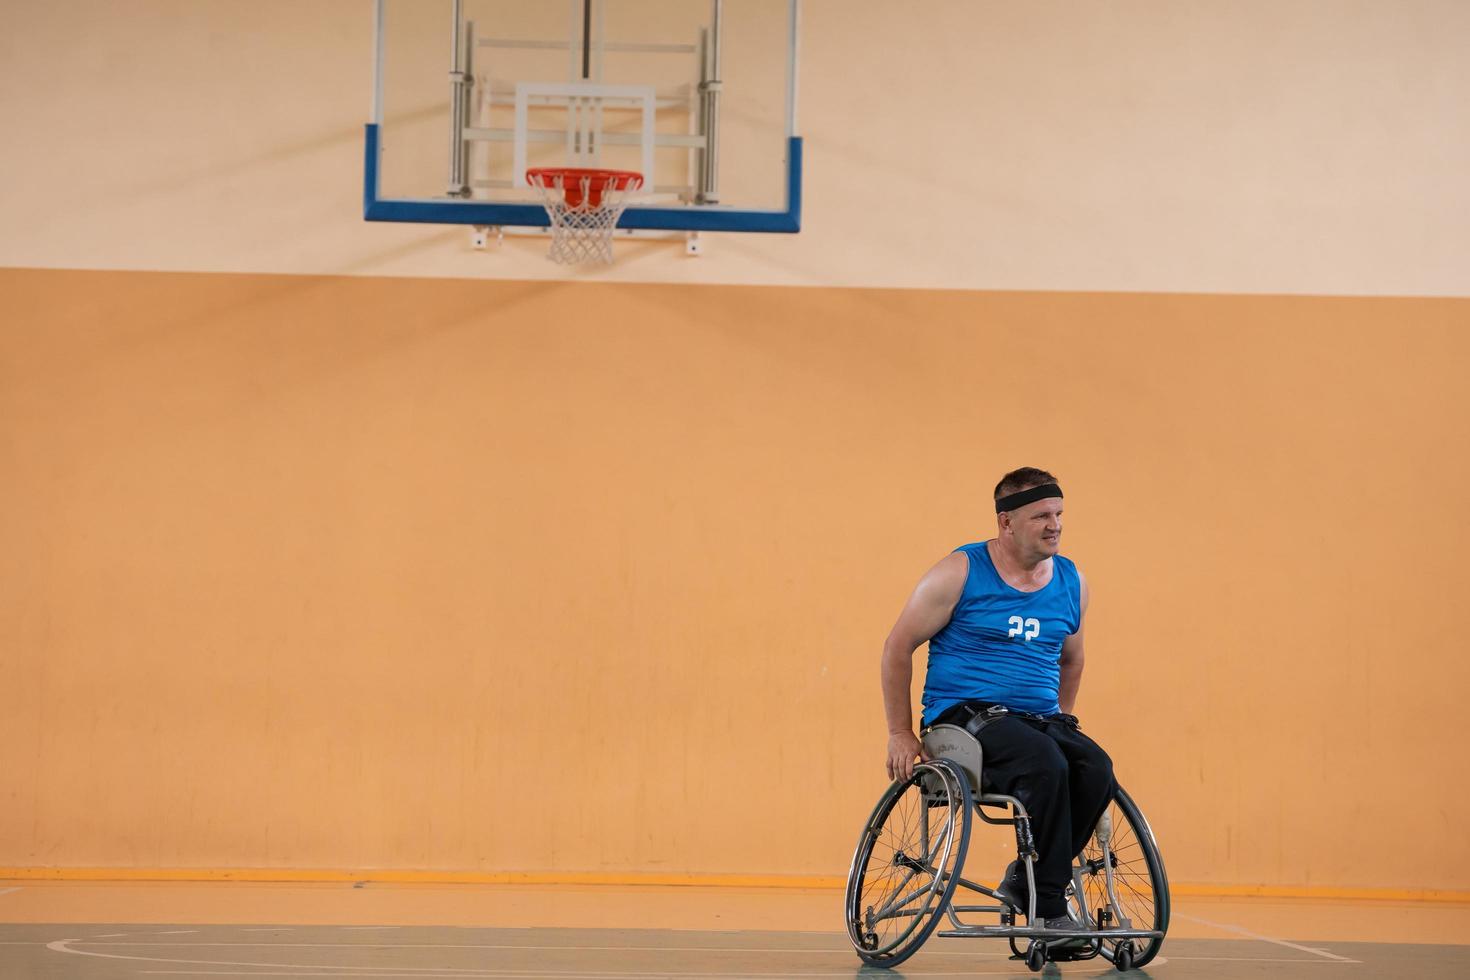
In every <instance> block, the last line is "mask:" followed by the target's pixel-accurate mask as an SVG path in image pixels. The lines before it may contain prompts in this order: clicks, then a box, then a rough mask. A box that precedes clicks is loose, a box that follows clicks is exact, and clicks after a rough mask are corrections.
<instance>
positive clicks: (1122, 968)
mask: <svg viewBox="0 0 1470 980" xmlns="http://www.w3.org/2000/svg"><path fill="white" fill-rule="evenodd" d="M1113 966H1115V967H1117V969H1118V972H1119V973H1127V972H1128V971H1129V970H1131V969H1133V943H1131V942H1125V943H1122V944H1120V945H1119V946H1118V949H1117V951H1116V952H1114V953H1113Z"/></svg>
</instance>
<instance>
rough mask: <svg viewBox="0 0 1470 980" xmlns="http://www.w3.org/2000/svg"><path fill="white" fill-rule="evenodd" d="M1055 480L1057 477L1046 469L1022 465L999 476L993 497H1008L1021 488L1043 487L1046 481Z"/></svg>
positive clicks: (997, 498)
mask: <svg viewBox="0 0 1470 980" xmlns="http://www.w3.org/2000/svg"><path fill="white" fill-rule="evenodd" d="M1056 482H1057V478H1056V477H1054V476H1052V475H1051V474H1050V473H1048V472H1047V471H1046V470H1039V469H1037V468H1036V467H1034V466H1023V467H1021V468H1020V469H1019V470H1011V471H1010V472H1009V473H1007V474H1006V475H1005V476H1003V477H1001V478H1000V482H999V483H997V484H996V485H995V499H996V500H999V499H1000V498H1001V497H1009V496H1010V495H1011V494H1013V493H1020V492H1021V491H1022V490H1030V489H1031V488H1032V487H1044V486H1046V485H1047V484H1048V483H1056Z"/></svg>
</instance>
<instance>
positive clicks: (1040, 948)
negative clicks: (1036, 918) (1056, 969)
mask: <svg viewBox="0 0 1470 980" xmlns="http://www.w3.org/2000/svg"><path fill="white" fill-rule="evenodd" d="M1044 966H1046V944H1045V943H1043V942H1041V941H1040V940H1038V939H1033V940H1031V945H1029V946H1027V947H1026V969H1028V970H1030V971H1031V972H1032V973H1040V972H1041V968H1042V967H1044Z"/></svg>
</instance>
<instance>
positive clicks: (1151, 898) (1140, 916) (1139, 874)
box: [1076, 786, 1169, 969]
mask: <svg viewBox="0 0 1470 980" xmlns="http://www.w3.org/2000/svg"><path fill="white" fill-rule="evenodd" d="M1109 866H1111V871H1112V874H1111V876H1110V875H1109V874H1108V869H1109ZM1076 874H1077V877H1078V878H1079V879H1080V880H1081V883H1082V896H1083V899H1084V905H1085V908H1084V909H1083V912H1084V913H1085V914H1086V916H1087V917H1088V918H1089V919H1090V920H1091V921H1092V922H1093V923H1094V924H1096V923H1097V922H1098V919H1099V918H1100V917H1101V919H1102V920H1103V922H1102V924H1103V926H1104V927H1108V926H1111V927H1113V928H1118V927H1120V926H1123V925H1124V924H1125V923H1126V925H1127V926H1129V927H1131V928H1134V929H1152V930H1156V931H1158V932H1166V931H1167V930H1168V928H1169V879H1168V878H1167V877H1166V876H1165V874H1164V859H1163V857H1162V856H1161V855H1160V854H1159V846H1158V843H1157V842H1156V841H1155V840H1154V835H1153V831H1152V830H1150V829H1149V826H1148V821H1147V820H1145V819H1144V818H1143V813H1142V812H1141V811H1140V810H1139V809H1138V805H1137V804H1136V803H1134V802H1133V798H1132V797H1131V796H1129V795H1128V794H1127V793H1126V792H1124V790H1123V788H1122V787H1121V786H1120V787H1118V789H1117V791H1116V792H1115V793H1114V795H1113V800H1112V802H1111V803H1109V804H1108V808H1107V810H1106V811H1105V812H1104V813H1103V817H1102V819H1101V820H1099V821H1098V828H1097V830H1096V831H1094V833H1093V836H1092V839H1091V840H1089V841H1088V842H1087V845H1086V846H1085V847H1083V849H1082V853H1081V855H1079V856H1078V859H1077V869H1076ZM1109 877H1111V879H1112V880H1111V889H1110V888H1109ZM1099 912H1101V916H1099ZM1125 943H1131V946H1130V947H1128V948H1127V949H1120V947H1121V946H1123V945H1124V944H1125ZM1163 945H1164V940H1163V939H1162V938H1159V939H1134V940H1125V941H1124V943H1114V942H1110V941H1104V942H1103V948H1102V955H1103V956H1106V957H1107V958H1108V959H1109V960H1113V961H1114V962H1115V963H1116V964H1118V965H1119V966H1120V968H1123V969H1126V967H1124V966H1122V960H1126V959H1129V958H1131V959H1132V966H1133V967H1140V966H1144V965H1146V964H1147V963H1148V962H1149V961H1150V960H1152V959H1153V958H1154V957H1155V956H1156V955H1158V952H1159V947H1161V946H1163Z"/></svg>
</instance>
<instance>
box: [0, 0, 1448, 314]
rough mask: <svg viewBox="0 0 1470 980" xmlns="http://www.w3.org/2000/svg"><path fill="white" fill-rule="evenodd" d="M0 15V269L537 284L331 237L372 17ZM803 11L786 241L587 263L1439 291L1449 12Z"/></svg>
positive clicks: (349, 204) (356, 203)
mask: <svg viewBox="0 0 1470 980" xmlns="http://www.w3.org/2000/svg"><path fill="white" fill-rule="evenodd" d="M431 2H432V0H431ZM6 6H7V11H6V19H7V28H8V29H7V32H6V36H5V39H4V41H0V44H3V45H4V56H3V57H0V126H3V128H4V132H5V133H6V141H5V142H6V148H5V150H4V153H3V157H0V166H3V175H0V176H3V179H0V227H3V228H4V229H5V231H4V233H3V234H0V265H8V266H39V267H81V268H124V269H158V270H201V271H256V272H299V273H347V274H368V275H373V274H386V275H415V276H419V275H425V276H452V277H477V278H479V277H483V278H512V279H539V278H556V277H561V276H564V275H565V273H564V272H563V270H561V269H560V268H558V267H555V266H552V265H551V264H549V263H547V262H546V261H545V260H544V259H543V258H542V251H543V248H544V244H543V243H541V242H538V241H512V242H510V243H508V244H507V245H506V246H505V247H504V248H503V249H501V250H500V251H499V252H497V253H488V254H487V253H479V252H475V251H473V250H472V249H471V248H470V246H469V242H468V234H467V232H466V231H465V230H464V229H460V228H445V227H438V226H394V225H387V224H366V223H364V222H363V221H362V220H361V210H360V209H361V186H360V184H361V169H362V166H361V156H362V124H363V123H364V122H365V121H366V120H367V117H368V114H369V104H370V76H371V46H372V13H371V11H372V5H371V3H370V2H369V0H317V2H313V3H309V4H301V3H290V2H282V0H277V2H259V0H214V2H209V3H205V2H183V0H176V2H165V0H135V2H130V3H127V4H117V3H104V2H101V0H83V2H74V3H68V4H20V3H10V4H7V5H6ZM803 17H804V23H803V45H802V58H803V60H802V66H801V130H802V134H803V135H804V136H805V137H806V140H807V162H808V167H807V184H806V208H805V215H804V218H805V230H804V231H803V232H802V233H801V234H800V235H798V236H732V235H726V236H715V237H714V239H713V240H712V241H711V242H710V243H709V246H708V249H707V252H706V254H705V255H704V256H703V257H701V258H699V259H688V258H686V257H685V256H684V255H683V254H682V250H681V249H680V248H679V247H678V246H677V245H675V244H666V243H638V244H634V245H629V246H626V247H623V248H622V249H621V252H622V257H621V258H620V260H619V263H618V264H617V266H616V267H615V268H613V269H611V270H607V271H603V272H599V273H596V274H595V277H596V278H608V279H620V280H630V281H660V282H708V283H770V284H792V285H859V284H860V285H879V286H899V287H927V288H963V289H1029V290H1121V291H1133V290H1138V291H1202V292H1281V293H1335V294H1348V295H1356V294H1409V295H1452V296H1463V295H1470V180H1467V179H1466V176H1465V175H1466V174H1467V173H1470V115H1467V113H1466V112H1465V111H1464V93H1465V92H1466V91H1470V57H1466V47H1465V40H1464V39H1465V38H1466V37H1467V36H1470V4H1465V3H1463V2H1459V0H1411V2H1404V0H1394V2H1388V0H1378V2H1357V3H1322V2H1306V0H1296V2H1270V3H1266V2H1256V3H1243V2H1233V0H1232V2H1225V0H1210V2H1203V0H1201V2H1191V3H1172V2H1161V0H1150V2H1142V0H1140V2H1113V3H1080V2H1079V3H1025V4H1017V3H1010V2H1005V3H1001V2H993V3H992V2H983V3H982V2H975V0H963V2H961V0H955V2H947V3H943V2H926V3H919V4H894V3H886V2H877V0H860V2H859V0H842V2H838V0H807V2H806V3H805V4H804V14H803ZM935 173H940V174H943V175H944V177H943V180H942V181H941V182H939V183H938V184H936V182H935V181H934V174H935ZM966 174H968V175H969V178H968V184H967V183H966V180H965V179H964V178H965V175H966ZM956 175H958V176H959V177H960V178H962V179H961V180H959V181H956V179H955V178H956ZM967 186H968V188H969V190H968V191H967V190H965V188H966V187H967ZM579 275H582V276H586V275H589V274H587V273H580V274H579Z"/></svg>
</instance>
